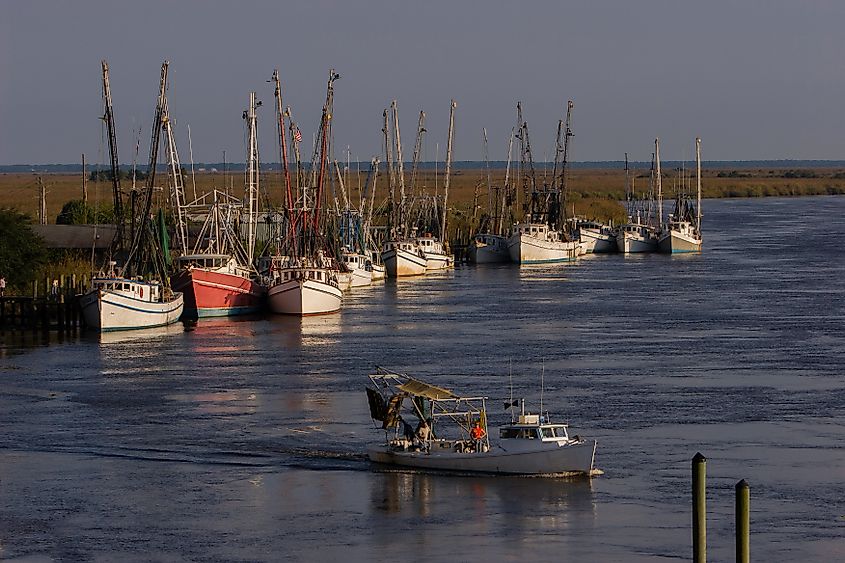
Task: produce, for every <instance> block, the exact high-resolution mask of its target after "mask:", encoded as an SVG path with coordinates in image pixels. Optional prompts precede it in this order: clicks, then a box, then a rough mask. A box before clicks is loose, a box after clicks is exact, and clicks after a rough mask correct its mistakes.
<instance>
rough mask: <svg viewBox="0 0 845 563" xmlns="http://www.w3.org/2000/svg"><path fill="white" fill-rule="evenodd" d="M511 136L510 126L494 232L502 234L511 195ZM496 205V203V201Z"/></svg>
mask: <svg viewBox="0 0 845 563" xmlns="http://www.w3.org/2000/svg"><path fill="white" fill-rule="evenodd" d="M513 137H514V130H513V128H511V136H510V138H509V139H508V163H507V165H506V166H505V187H504V190H503V192H504V193H503V194H502V202H501V203H502V212H501V214H499V222H498V225H497V229H496V233H495V234H497V235H502V234H503V233H502V231H503V230H504V224H503V223H504V221H505V206H506V203H507V206H508V207H510V205H511V202H512V200H513V197H512V195H511V187H510V175H511V151H512V150H513ZM497 205H498V203H497Z"/></svg>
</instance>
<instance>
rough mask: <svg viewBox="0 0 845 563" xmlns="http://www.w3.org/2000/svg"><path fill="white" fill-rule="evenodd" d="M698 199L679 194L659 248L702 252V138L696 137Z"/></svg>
mask: <svg viewBox="0 0 845 563" xmlns="http://www.w3.org/2000/svg"><path fill="white" fill-rule="evenodd" d="M695 167H696V187H697V192H698V193H697V197H696V201H695V202H693V201H691V198H690V197H684V196H682V195H681V194H677V197H676V198H675V211H674V212H673V213H672V215H671V216H670V217H669V223H668V224H667V225H666V226H665V227H664V228H663V230H662V231H661V232H660V236H659V238H658V240H657V250H658V251H659V252H665V253H668V254H679V253H688V252H701V139H699V138H696V139H695Z"/></svg>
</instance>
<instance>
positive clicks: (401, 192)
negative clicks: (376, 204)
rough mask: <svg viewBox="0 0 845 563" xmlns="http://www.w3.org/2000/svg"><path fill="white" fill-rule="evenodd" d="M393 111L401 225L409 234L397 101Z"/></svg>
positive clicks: (393, 105)
mask: <svg viewBox="0 0 845 563" xmlns="http://www.w3.org/2000/svg"><path fill="white" fill-rule="evenodd" d="M390 107H391V111H392V113H393V131H394V133H395V138H394V141H396V175H397V177H398V180H399V223H400V225H401V226H402V232H403V233H405V234H406V236H407V233H408V225H407V224H406V223H407V221H408V217H407V212H408V210H407V209H405V168H404V164H403V162H402V136H401V134H400V133H399V108H398V107H397V105H396V100H393V102H392V103H391V106H390Z"/></svg>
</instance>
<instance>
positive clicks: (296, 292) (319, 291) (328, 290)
mask: <svg viewBox="0 0 845 563" xmlns="http://www.w3.org/2000/svg"><path fill="white" fill-rule="evenodd" d="M267 300H268V304H269V306H270V310H271V311H272V312H274V313H278V314H280V315H300V316H306V315H322V314H325V313H334V312H335V311H339V310H340V306H341V304H342V303H343V292H342V291H341V290H340V288H339V287H337V286H335V285H333V284H331V283H326V282H324V281H320V280H315V279H310V278H306V279H289V280H286V281H281V282H278V283H276V284H275V285H273V286H271V287H270V289H269V290H268V291H267Z"/></svg>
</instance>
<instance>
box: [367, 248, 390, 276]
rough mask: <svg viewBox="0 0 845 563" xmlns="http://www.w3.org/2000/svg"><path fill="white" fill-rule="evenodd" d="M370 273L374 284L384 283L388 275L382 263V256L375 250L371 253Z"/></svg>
mask: <svg viewBox="0 0 845 563" xmlns="http://www.w3.org/2000/svg"><path fill="white" fill-rule="evenodd" d="M370 273H371V275H372V281H374V282H377V281H384V278H385V276H386V275H387V272H386V271H385V267H384V264H383V263H382V262H381V255H380V254H379V253H378V252H377V251H375V250H371V251H370Z"/></svg>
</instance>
